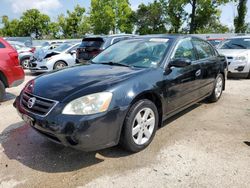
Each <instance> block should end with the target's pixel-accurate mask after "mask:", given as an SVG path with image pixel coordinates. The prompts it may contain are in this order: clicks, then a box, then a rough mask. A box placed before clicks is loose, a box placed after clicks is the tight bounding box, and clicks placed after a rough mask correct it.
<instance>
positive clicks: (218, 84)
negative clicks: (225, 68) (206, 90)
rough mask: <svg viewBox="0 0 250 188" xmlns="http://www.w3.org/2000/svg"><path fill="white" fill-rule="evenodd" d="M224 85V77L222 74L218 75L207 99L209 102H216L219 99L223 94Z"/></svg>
mask: <svg viewBox="0 0 250 188" xmlns="http://www.w3.org/2000/svg"><path fill="white" fill-rule="evenodd" d="M224 84H225V79H224V76H223V75H222V74H218V76H217V78H216V80H215V84H214V89H213V93H212V94H211V95H210V97H209V98H208V100H209V101H210V102H217V101H218V100H219V99H220V97H221V95H222V92H223V88H224Z"/></svg>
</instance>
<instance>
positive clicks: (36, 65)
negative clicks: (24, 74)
mask: <svg viewBox="0 0 250 188" xmlns="http://www.w3.org/2000/svg"><path fill="white" fill-rule="evenodd" d="M29 70H30V71H31V72H34V73H36V72H37V73H39V72H49V71H52V70H53V67H51V65H50V63H49V61H33V62H30V63H29Z"/></svg>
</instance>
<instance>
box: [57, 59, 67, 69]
mask: <svg viewBox="0 0 250 188" xmlns="http://www.w3.org/2000/svg"><path fill="white" fill-rule="evenodd" d="M66 66H67V64H66V63H65V62H63V61H57V62H56V63H55V65H54V70H57V69H62V68H64V67H66Z"/></svg>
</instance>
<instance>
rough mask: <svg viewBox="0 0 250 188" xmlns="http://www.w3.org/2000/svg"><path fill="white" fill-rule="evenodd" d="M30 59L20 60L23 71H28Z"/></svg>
mask: <svg viewBox="0 0 250 188" xmlns="http://www.w3.org/2000/svg"><path fill="white" fill-rule="evenodd" d="M29 62H30V58H24V59H22V60H21V65H22V67H23V68H24V69H29Z"/></svg>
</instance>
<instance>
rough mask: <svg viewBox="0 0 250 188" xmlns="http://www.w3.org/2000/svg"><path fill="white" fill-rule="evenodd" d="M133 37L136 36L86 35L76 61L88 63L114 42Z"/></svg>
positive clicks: (78, 50) (77, 51)
mask: <svg viewBox="0 0 250 188" xmlns="http://www.w3.org/2000/svg"><path fill="white" fill-rule="evenodd" d="M131 37H134V35H125V34H119V35H101V36H86V37H84V38H83V39H82V43H81V45H80V46H79V48H78V49H77V50H76V63H86V62H87V61H89V60H90V59H92V58H93V57H95V56H96V55H98V54H99V53H100V52H102V51H103V50H104V49H106V48H108V47H109V46H111V45H112V44H115V43H117V42H119V41H122V40H126V39H129V38H131Z"/></svg>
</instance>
